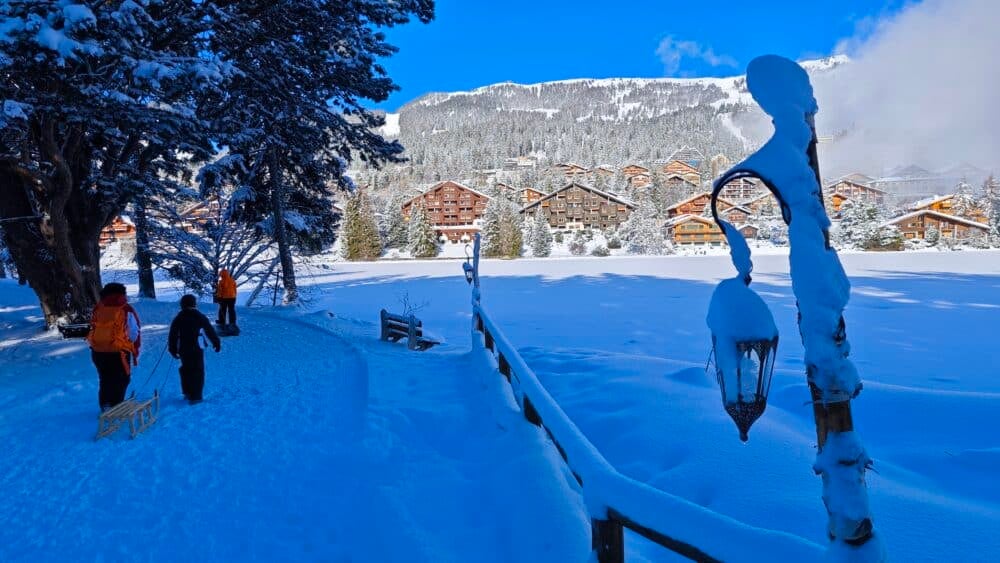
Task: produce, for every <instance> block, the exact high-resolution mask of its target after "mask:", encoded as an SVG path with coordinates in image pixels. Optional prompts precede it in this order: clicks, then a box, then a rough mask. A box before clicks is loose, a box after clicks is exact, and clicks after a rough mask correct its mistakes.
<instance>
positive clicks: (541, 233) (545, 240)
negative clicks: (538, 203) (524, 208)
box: [531, 209, 552, 257]
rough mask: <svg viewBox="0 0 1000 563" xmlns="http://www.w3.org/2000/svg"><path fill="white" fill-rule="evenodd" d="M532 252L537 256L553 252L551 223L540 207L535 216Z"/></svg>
mask: <svg viewBox="0 0 1000 563" xmlns="http://www.w3.org/2000/svg"><path fill="white" fill-rule="evenodd" d="M531 253H532V254H533V255H535V256H537V257H544V256H548V255H550V254H552V231H551V229H549V223H548V221H546V220H545V218H544V217H543V215H542V211H541V209H539V211H538V213H537V215H536V216H535V225H534V230H533V232H532V235H531Z"/></svg>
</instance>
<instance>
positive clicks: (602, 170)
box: [590, 164, 615, 178]
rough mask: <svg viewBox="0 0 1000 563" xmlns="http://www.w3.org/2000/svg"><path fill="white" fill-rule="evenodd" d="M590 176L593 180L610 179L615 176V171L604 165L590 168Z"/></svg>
mask: <svg viewBox="0 0 1000 563" xmlns="http://www.w3.org/2000/svg"><path fill="white" fill-rule="evenodd" d="M590 174H591V176H593V177H594V178H597V177H598V176H604V177H605V178H610V177H612V176H614V175H615V170H614V168H611V167H610V166H608V165H606V164H602V165H600V166H595V167H593V168H591V169H590Z"/></svg>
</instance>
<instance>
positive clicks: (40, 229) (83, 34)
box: [0, 1, 232, 325]
mask: <svg viewBox="0 0 1000 563" xmlns="http://www.w3.org/2000/svg"><path fill="white" fill-rule="evenodd" d="M215 9H216V8H215V4H214V3H207V2H176V1H165V2H144V3H136V2H110V3H101V2H97V3H95V2H91V3H87V4H84V3H70V2H3V3H0V21H3V22H4V23H3V39H4V40H3V41H2V42H0V59H2V60H3V68H2V70H0V73H2V75H3V79H2V80H0V99H3V100H4V102H3V111H2V113H0V129H2V130H0V138H2V139H3V143H2V146H0V218H7V219H10V218H22V219H19V220H17V221H7V222H5V223H4V227H5V228H4V232H5V233H6V240H7V245H8V247H9V248H10V251H11V255H12V256H13V259H14V261H15V262H16V263H17V268H18V272H19V273H20V275H22V276H23V277H24V278H26V279H27V280H28V282H29V283H30V285H31V287H32V289H34V291H35V293H36V295H37V296H38V299H39V301H40V303H41V307H42V311H43V313H44V315H45V320H46V323H47V324H49V325H53V324H55V323H56V322H58V321H59V320H60V319H62V318H86V317H88V316H89V314H90V310H91V308H92V306H93V305H94V303H95V302H96V300H97V297H98V290H99V289H100V285H101V267H100V250H99V246H98V235H99V232H100V230H101V228H102V227H104V226H105V225H107V224H109V223H110V222H111V221H112V220H113V219H114V217H115V216H116V215H118V214H119V213H121V212H122V210H123V208H124V207H125V205H126V204H127V203H128V202H129V201H130V200H131V199H132V197H133V195H134V194H135V193H136V191H139V190H140V189H152V190H155V189H156V185H157V184H158V182H159V178H161V177H162V176H163V175H171V174H172V173H173V172H174V171H175V170H176V169H177V167H178V166H180V165H182V164H184V163H186V162H187V161H198V160H204V159H205V158H207V157H208V155H209V152H210V150H211V144H210V143H209V141H208V139H209V137H208V131H207V130H206V129H205V128H204V127H203V125H204V121H203V120H202V119H201V116H200V115H198V102H199V100H201V99H202V97H203V96H204V95H206V94H210V93H212V92H217V91H218V90H217V88H218V87H219V86H220V85H221V83H222V82H223V81H225V79H226V78H227V77H230V76H232V67H231V66H230V65H228V64H226V63H224V62H221V61H220V59H218V58H216V57H214V56H212V55H210V53H212V52H213V50H212V49H211V48H210V45H209V44H208V40H209V35H210V34H209V33H208V32H209V30H210V26H211V25H212V23H213V21H214V18H213V17H212V16H211V13H212V12H213V11H214V10H215Z"/></svg>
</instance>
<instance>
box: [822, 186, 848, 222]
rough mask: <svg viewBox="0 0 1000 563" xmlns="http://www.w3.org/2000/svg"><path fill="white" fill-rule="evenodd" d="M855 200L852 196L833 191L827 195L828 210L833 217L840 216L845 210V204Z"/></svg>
mask: <svg viewBox="0 0 1000 563" xmlns="http://www.w3.org/2000/svg"><path fill="white" fill-rule="evenodd" d="M852 201H854V200H853V199H851V198H850V197H848V196H846V195H844V194H841V193H836V192H834V193H832V194H830V195H828V196H827V199H826V204H827V205H826V212H827V214H829V215H830V217H832V218H839V217H840V214H841V213H842V212H843V211H844V206H845V205H850V203H851V202H852Z"/></svg>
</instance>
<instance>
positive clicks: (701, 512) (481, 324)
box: [473, 261, 826, 563]
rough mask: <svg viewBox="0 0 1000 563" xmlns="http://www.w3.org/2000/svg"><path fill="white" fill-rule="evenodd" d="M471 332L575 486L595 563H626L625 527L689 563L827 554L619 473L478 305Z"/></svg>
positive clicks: (813, 557) (798, 539)
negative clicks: (585, 513)
mask: <svg viewBox="0 0 1000 563" xmlns="http://www.w3.org/2000/svg"><path fill="white" fill-rule="evenodd" d="M477 262H478V261H477ZM477 266H478V264H477ZM477 269H478V268H477ZM476 282H478V280H476ZM476 286H477V290H478V283H476ZM477 293H478V291H477ZM477 297H478V295H477ZM473 327H474V333H473V336H474V338H473V341H474V342H475V343H477V344H479V345H482V346H483V347H485V350H486V351H488V353H489V355H490V357H491V358H492V359H493V362H494V366H495V369H496V370H497V371H498V372H499V373H500V374H501V375H503V377H504V378H505V379H506V380H507V382H508V383H509V384H510V387H511V391H512V393H513V395H514V399H515V400H516V402H517V404H518V406H519V407H520V409H521V412H522V413H523V414H524V418H525V419H527V420H528V422H530V423H532V424H534V425H536V426H538V427H539V428H541V429H542V430H544V431H545V433H546V434H547V435H548V437H549V439H550V440H551V441H552V444H553V445H554V446H555V447H556V449H557V450H558V451H559V454H560V455H561V456H562V458H563V460H564V461H565V462H566V464H567V466H568V467H569V469H570V471H571V472H572V474H573V476H574V477H575V478H576V480H577V482H578V483H579V484H580V489H581V491H582V492H583V499H584V503H585V505H586V508H587V511H588V512H589V514H590V518H591V532H592V538H593V540H592V541H593V548H594V551H595V553H596V555H597V560H598V561H599V562H600V563H623V562H624V561H625V529H626V528H627V529H629V530H631V531H633V532H635V533H637V534H639V535H640V536H642V537H644V538H646V539H648V540H650V541H652V542H654V543H656V544H659V545H661V546H663V547H664V548H666V549H668V550H670V551H672V552H674V553H677V554H679V555H682V556H684V557H686V558H688V559H691V560H694V561H736V562H738V561H760V560H762V559H764V560H771V561H818V560H820V559H823V558H824V557H825V556H826V550H825V549H824V548H822V547H820V546H819V545H817V544H815V543H812V542H810V541H807V540H805V539H803V538H801V537H798V536H795V535H792V534H789V533H786V532H780V531H774V530H766V529H762V528H756V527H753V526H749V525H747V524H743V523H741V522H738V521H737V520H734V519H732V518H729V517H727V516H724V515H721V514H718V513H715V512H712V511H710V510H708V509H706V508H704V507H701V506H698V505H696V504H694V503H691V502H689V501H687V500H684V499H682V498H679V497H676V496H674V495H670V494H668V493H665V492H663V491H660V490H658V489H655V488H653V487H650V486H649V485H647V484H645V483H642V482H639V481H636V480H635V479H631V478H629V477H626V476H624V475H622V474H621V473H619V472H618V471H617V470H616V469H615V468H614V467H612V466H611V464H610V463H608V461H607V460H606V459H604V456H602V455H601V453H600V452H599V451H597V448H595V447H594V445H593V444H591V443H590V441H589V440H587V438H586V437H585V436H584V435H583V434H582V433H581V432H580V430H579V429H578V428H577V427H576V425H574V424H573V422H572V421H571V420H570V419H569V417H567V416H566V414H565V413H564V412H563V411H562V409H561V408H560V407H559V405H558V403H556V401H555V400H554V399H553V398H552V396H551V395H549V393H548V391H546V390H545V388H544V387H543V386H542V384H541V382H540V381H539V379H538V377H537V376H536V375H535V373H534V372H533V371H532V370H531V368H529V367H528V365H527V364H526V363H525V362H524V360H523V359H522V358H521V356H520V354H518V352H517V349H516V348H514V346H512V345H511V343H510V342H509V341H508V340H507V338H506V337H505V336H504V334H503V333H502V332H501V331H500V329H499V328H498V327H497V326H496V324H495V323H494V322H493V321H492V320H491V319H490V317H489V315H488V314H487V312H486V310H485V309H484V308H483V306H482V304H481V303H479V302H478V299H475V300H474V302H473ZM761 510H766V507H764V506H762V507H761Z"/></svg>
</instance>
